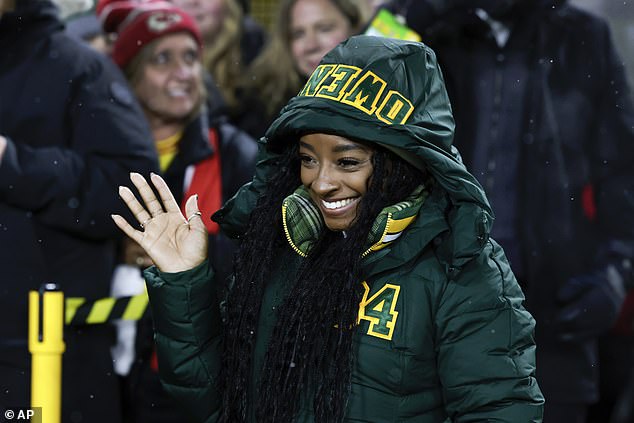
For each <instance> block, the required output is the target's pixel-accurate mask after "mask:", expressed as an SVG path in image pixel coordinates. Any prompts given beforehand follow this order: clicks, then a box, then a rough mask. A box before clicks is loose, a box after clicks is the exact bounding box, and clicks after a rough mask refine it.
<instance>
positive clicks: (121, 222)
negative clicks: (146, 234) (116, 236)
mask: <svg viewBox="0 0 634 423" xmlns="http://www.w3.org/2000/svg"><path fill="white" fill-rule="evenodd" d="M110 217H112V220H113V221H114V224H115V225H117V226H118V227H119V229H121V230H122V231H123V232H124V233H125V234H126V235H127V236H129V237H130V238H131V239H133V240H134V241H136V242H137V243H138V244H141V240H142V239H143V232H141V231H137V230H136V229H134V228H133V227H132V226H130V224H129V223H128V222H126V220H125V219H124V218H123V217H121V216H119V215H118V214H111V215H110Z"/></svg>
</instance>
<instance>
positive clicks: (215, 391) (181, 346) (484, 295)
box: [113, 36, 544, 423]
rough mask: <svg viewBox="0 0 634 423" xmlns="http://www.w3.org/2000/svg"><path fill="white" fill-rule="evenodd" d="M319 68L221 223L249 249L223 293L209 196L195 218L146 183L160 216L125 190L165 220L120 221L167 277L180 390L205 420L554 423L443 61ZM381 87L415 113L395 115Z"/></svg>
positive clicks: (357, 46) (150, 276) (349, 48)
mask: <svg viewBox="0 0 634 423" xmlns="http://www.w3.org/2000/svg"><path fill="white" fill-rule="evenodd" d="M320 68H321V69H330V71H332V72H327V74H326V73H324V72H322V70H320ZM336 69H347V70H352V71H353V72H355V73H356V74H358V75H361V77H360V78H359V79H358V81H357V83H356V85H355V86H354V87H352V88H351V90H350V92H352V93H359V94H361V93H364V92H370V91H371V90H372V89H374V90H375V91H376V93H375V94H376V95H374V96H373V97H371V96H361V97H360V96H357V95H355V96H354V98H352V99H350V101H333V96H332V95H322V96H320V95H319V92H320V91H316V92H315V93H313V94H314V95H311V94H310V93H309V92H310V91H311V90H313V89H315V90H316V88H315V87H317V86H318V85H320V86H322V87H326V88H324V89H325V90H328V91H329V93H330V94H332V92H333V91H336V89H337V84H336V81H338V80H340V79H341V78H340V76H341V75H342V73H338V72H335V71H334V70H336ZM315 72H318V73H319V75H317V76H315V75H313V76H312V77H311V78H310V79H309V82H308V84H307V86H306V87H305V88H304V90H302V91H301V92H300V94H299V95H297V96H296V97H294V98H293V99H291V100H290V101H289V103H288V104H287V105H286V107H285V108H284V109H283V110H282V112H281V114H280V116H279V117H278V118H277V119H276V120H275V121H274V122H273V124H272V125H271V127H270V128H269V130H268V131H267V133H266V137H265V139H264V140H263V144H262V156H261V161H260V162H259V163H258V167H257V169H256V174H255V177H254V179H253V181H252V182H251V183H250V184H247V185H245V186H244V187H243V188H241V190H240V191H239V192H238V194H237V195H236V196H235V197H234V198H233V199H232V200H231V201H230V202H229V203H228V204H226V205H225V206H224V207H223V209H221V210H220V211H219V212H218V213H216V214H215V215H214V216H213V219H214V220H215V221H217V222H218V223H219V224H220V225H221V227H222V229H223V230H224V231H227V233H229V234H232V235H234V236H236V237H238V238H239V241H240V246H239V249H238V251H237V254H236V255H235V257H234V278H233V280H232V283H231V284H230V286H227V287H218V286H217V285H213V284H211V283H210V278H211V276H212V275H213V267H210V266H209V265H208V263H207V262H206V261H205V260H204V253H203V252H204V246H205V243H204V237H203V236H202V228H203V222H202V221H201V219H198V218H197V215H196V212H197V211H198V206H197V204H196V198H195V197H192V198H190V199H189V201H188V203H187V207H186V210H185V215H183V214H182V213H181V212H180V211H179V210H178V208H177V207H175V202H174V200H173V198H172V196H171V193H170V192H169V190H168V189H167V186H166V185H165V182H164V181H163V180H162V179H160V178H159V177H158V176H153V177H152V179H151V184H152V185H153V186H154V187H155V188H156V190H157V191H158V193H159V196H160V200H159V199H157V198H156V197H155V196H154V193H153V190H152V189H151V186H150V184H149V183H148V182H147V181H146V180H144V179H143V178H140V177H139V176H138V175H135V176H134V177H133V178H132V183H133V184H134V186H135V187H136V188H137V189H138V190H139V192H140V194H141V198H142V199H143V204H142V203H140V202H139V201H137V199H136V198H135V197H134V195H132V192H130V190H129V189H127V188H122V197H123V199H124V201H125V202H126V203H127V205H128V207H129V208H130V210H132V211H133V212H134V213H135V216H136V219H137V221H138V222H146V221H148V219H149V222H150V223H149V225H148V224H146V229H145V231H143V232H142V231H139V230H136V229H134V228H133V227H132V226H131V225H130V224H129V223H127V222H126V221H125V220H124V219H123V218H121V217H120V216H113V218H114V220H115V223H116V224H117V225H118V226H119V227H120V228H121V229H122V230H123V231H125V233H126V234H128V235H129V236H130V237H132V238H133V239H135V240H136V241H137V242H139V243H140V244H141V246H143V248H145V249H146V251H147V252H148V253H149V254H150V256H151V257H152V258H153V259H154V261H155V263H156V266H157V267H155V268H151V269H148V270H147V271H146V272H145V276H146V280H147V282H148V292H149V295H150V302H151V304H152V308H153V312H154V313H158V314H159V315H160V316H161V318H160V320H159V321H157V322H156V328H155V329H156V342H157V349H158V353H159V361H160V369H161V372H162V373H161V375H162V378H163V381H164V383H165V386H167V387H169V390H170V391H171V392H172V393H173V394H174V396H175V397H177V398H178V399H179V401H181V402H182V403H183V405H184V406H185V409H187V410H188V411H189V412H190V413H192V414H193V415H194V416H196V418H197V420H198V421H201V422H207V423H212V422H231V423H234V422H256V421H257V422H264V423H278V422H285V423H290V422H319V423H340V422H343V421H358V422H394V421H416V422H421V423H441V422H446V421H478V422H480V421H498V422H507V423H518V422H522V423H524V422H541V419H542V407H543V403H544V399H543V397H542V395H541V392H540V390H539V387H538V385H537V382H536V380H535V357H534V354H535V344H534V341H533V335H532V333H533V329H534V324H535V322H534V320H533V319H532V317H531V316H530V314H529V313H528V312H527V311H526V310H525V309H524V308H523V306H522V301H523V295H522V292H521V290H520V288H519V285H518V283H517V281H516V280H515V277H514V276H513V273H512V272H511V270H510V268H509V265H508V262H507V261H506V258H505V256H504V252H503V251H502V249H501V248H500V246H499V245H498V244H497V243H496V242H495V241H493V240H492V239H490V238H489V231H490V228H491V222H492V215H491V209H490V207H489V204H488V202H487V199H486V197H485V195H484V192H483V190H482V189H481V187H480V185H478V183H477V182H476V180H475V178H474V177H473V176H472V175H471V174H469V173H468V172H467V170H466V169H465V167H464V166H463V165H462V163H461V162H460V159H459V155H458V154H457V151H456V150H455V149H453V148H452V146H451V141H452V138H453V118H452V115H451V108H450V105H449V101H448V98H447V94H446V91H445V87H444V83H443V79H442V76H441V74H440V70H439V68H438V65H437V63H436V59H435V55H434V53H433V52H432V51H431V50H430V49H429V48H427V47H426V46H425V45H423V44H420V43H413V42H403V41H397V40H388V39H384V38H375V37H368V36H356V37H352V38H350V39H349V40H348V41H346V42H344V43H342V44H340V45H339V46H337V47H336V48H335V49H334V50H332V51H331V52H330V53H328V54H327V55H326V56H325V57H324V58H323V59H322V61H321V64H320V66H319V67H318V68H317V70H316V71H315ZM317 80H319V84H313V83H311V81H313V82H315V81H317ZM350 80H352V78H351V79H350ZM333 87H334V88H333ZM330 88H333V89H332V90H331V89H330ZM320 90H321V89H320ZM341 91H344V90H343V89H342V90H341ZM383 91H385V93H388V94H386V95H385V97H384V98H385V99H390V98H396V97H393V96H392V95H391V94H390V93H400V94H399V95H400V97H398V98H402V99H408V100H407V101H410V103H411V105H412V110H411V111H409V112H408V113H405V114H402V115H401V114H399V111H398V110H400V109H399V108H397V107H392V106H391V107H388V108H386V110H388V109H389V110H391V111H393V110H396V111H394V113H393V115H394V116H393V117H394V119H382V117H383V115H381V114H377V113H374V112H373V111H374V110H373V108H375V107H374V106H373V105H372V104H373V102H374V100H376V102H377V103H378V102H379V100H378V99H379V98H382V97H381V93H382V92H383ZM373 99H374V100H373ZM343 100H345V98H344V99H343ZM366 100H367V102H366ZM384 101H385V100H384ZM395 104H396V102H394V103H393V105H395ZM402 104H406V103H405V101H403V102H402ZM376 107H380V106H379V105H376ZM388 114H389V113H388ZM397 115H398V119H396V116H397ZM159 203H160V204H163V208H164V210H163V209H161V210H160V211H158V208H157V206H156V205H157V204H159ZM219 288H224V289H219ZM218 292H224V294H223V297H224V298H222V299H221V300H220V301H218V299H217V298H216V294H217V293H218Z"/></svg>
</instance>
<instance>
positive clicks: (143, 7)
mask: <svg viewBox="0 0 634 423" xmlns="http://www.w3.org/2000/svg"><path fill="white" fill-rule="evenodd" d="M96 13H97V15H98V16H99V19H100V20H101V24H102V26H103V29H104V31H105V32H107V33H112V32H116V33H117V38H116V40H115V42H114V45H113V48H112V59H113V60H114V61H115V63H116V64H117V65H119V67H121V68H124V67H125V66H126V65H127V64H128V63H130V60H132V59H133V58H134V56H136V55H137V53H138V52H139V51H140V50H141V49H142V48H143V47H144V46H146V45H147V44H149V43H150V42H152V41H154V40H155V39H157V38H159V37H162V36H164V35H167V34H173V33H175V32H182V31H186V32H189V33H190V34H191V35H192V36H193V37H194V39H195V40H196V43H198V47H199V48H202V43H203V42H202V37H201V36H200V31H199V30H198V26H197V25H196V22H195V21H194V19H193V18H192V17H191V16H189V15H188V14H187V13H185V12H184V11H182V10H181V9H179V8H177V7H176V6H174V5H173V4H172V3H170V2H167V1H163V0H99V2H98V3H97V8H96Z"/></svg>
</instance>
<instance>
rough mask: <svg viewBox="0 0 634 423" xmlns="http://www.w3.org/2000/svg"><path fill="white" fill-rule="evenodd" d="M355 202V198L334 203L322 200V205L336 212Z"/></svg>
mask: <svg viewBox="0 0 634 423" xmlns="http://www.w3.org/2000/svg"><path fill="white" fill-rule="evenodd" d="M353 201H354V198H346V199H345V200H339V201H333V202H330V201H326V200H321V203H322V204H323V205H324V207H325V208H327V209H329V210H334V209H340V208H342V207H344V206H347V205H348V204H350V203H352V202H353Z"/></svg>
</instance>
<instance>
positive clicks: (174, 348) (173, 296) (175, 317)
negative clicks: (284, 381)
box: [144, 262, 222, 423]
mask: <svg viewBox="0 0 634 423" xmlns="http://www.w3.org/2000/svg"><path fill="white" fill-rule="evenodd" d="M144 273H145V279H146V281H147V287H148V295H149V297H150V307H151V310H152V317H153V320H154V331H155V342H156V352H157V356H158V367H159V375H160V378H161V382H162V384H163V387H164V388H165V390H166V391H167V392H168V393H169V394H170V395H171V396H172V397H173V398H175V399H176V401H177V403H179V405H180V406H181V408H182V409H183V410H185V411H186V412H188V413H189V414H191V416H192V417H193V418H194V419H195V421H197V422H201V423H212V422H215V421H217V420H218V416H219V413H220V411H221V403H222V395H221V394H220V392H219V391H218V386H217V378H218V374H219V372H220V366H221V351H220V348H221V346H220V339H221V318H220V308H219V304H218V300H217V297H216V290H215V289H214V287H213V286H212V279H213V270H212V269H211V267H210V266H209V265H208V263H207V262H204V263H203V264H201V265H200V266H198V267H196V268H194V269H192V270H189V271H186V272H180V273H162V272H160V271H159V270H158V269H157V268H156V267H151V268H149V269H147V270H146V271H145V272H144Z"/></svg>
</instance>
